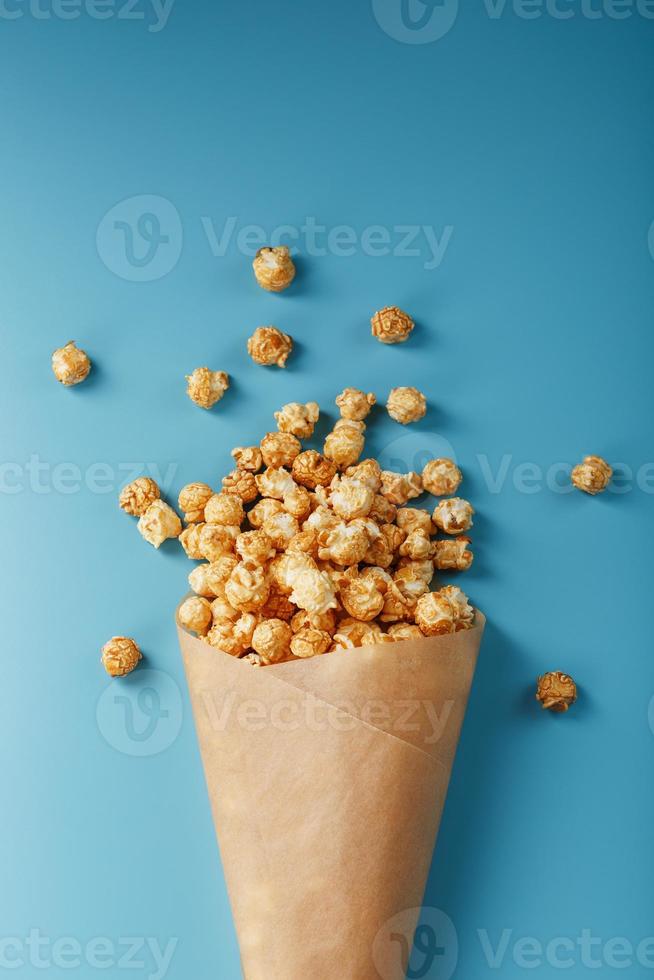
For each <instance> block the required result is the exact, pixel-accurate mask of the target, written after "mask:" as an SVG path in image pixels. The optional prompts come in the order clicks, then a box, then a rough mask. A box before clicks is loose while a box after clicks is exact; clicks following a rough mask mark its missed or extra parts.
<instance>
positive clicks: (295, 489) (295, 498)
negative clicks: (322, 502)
mask: <svg viewBox="0 0 654 980" xmlns="http://www.w3.org/2000/svg"><path fill="white" fill-rule="evenodd" d="M282 500H283V504H284V510H286V511H288V513H289V514H291V515H292V516H293V517H295V518H297V520H298V521H301V520H304V518H306V517H308V516H309V514H310V513H311V497H310V496H309V491H308V490H307V488H306V487H299V486H298V485H297V484H296V483H295V482H294V485H293V486H292V487H291V488H290V489H289V490H287V491H286V493H285V494H284V496H283V498H282Z"/></svg>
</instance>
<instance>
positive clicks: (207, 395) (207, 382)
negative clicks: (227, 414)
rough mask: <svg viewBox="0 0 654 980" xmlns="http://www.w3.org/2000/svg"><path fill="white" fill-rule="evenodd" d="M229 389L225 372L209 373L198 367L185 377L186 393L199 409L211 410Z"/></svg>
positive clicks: (205, 368)
mask: <svg viewBox="0 0 654 980" xmlns="http://www.w3.org/2000/svg"><path fill="white" fill-rule="evenodd" d="M228 388H229V375H228V374H227V372H226V371H211V370H210V369H209V368H208V367H199V368H196V369H195V371H193V373H192V374H187V375H186V393H187V395H188V396H189V398H190V399H191V401H192V402H195V404H196V405H199V406H200V408H213V406H214V405H215V404H216V402H219V401H220V399H221V398H222V397H223V395H224V394H225V392H226V391H227V389H228Z"/></svg>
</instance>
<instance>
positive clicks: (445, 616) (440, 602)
mask: <svg viewBox="0 0 654 980" xmlns="http://www.w3.org/2000/svg"><path fill="white" fill-rule="evenodd" d="M415 617H416V624H417V625H418V626H419V627H420V630H421V631H422V633H423V634H424V635H425V636H440V635H442V634H444V633H454V631H455V630H456V610H455V607H454V606H453V604H452V603H451V602H450V600H449V598H448V597H447V596H445V595H443V594H442V593H441V592H427V593H426V594H425V595H423V596H420V598H419V599H418V601H417V603H416V610H415Z"/></svg>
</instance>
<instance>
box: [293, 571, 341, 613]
mask: <svg viewBox="0 0 654 980" xmlns="http://www.w3.org/2000/svg"><path fill="white" fill-rule="evenodd" d="M290 598H291V602H294V603H295V605H296V606H299V607H300V609H306V610H307V612H310V613H317V614H321V613H325V612H327V610H328V609H335V608H336V607H337V605H338V603H337V602H336V592H335V590H334V585H333V583H332V581H331V579H330V578H329V575H327V573H326V572H321V571H319V570H318V569H317V568H316V569H307V570H306V571H303V572H302V573H301V574H299V575H296V576H294V579H293V591H292V592H291V597H290Z"/></svg>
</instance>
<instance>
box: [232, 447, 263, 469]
mask: <svg viewBox="0 0 654 980" xmlns="http://www.w3.org/2000/svg"><path fill="white" fill-rule="evenodd" d="M231 455H232V456H233V457H234V461H235V463H236V465H237V466H238V468H239V470H248V471H249V472H250V473H258V472H259V470H260V469H261V467H262V466H263V457H262V455H261V450H260V449H259V447H258V446H237V447H236V448H235V449H232V452H231Z"/></svg>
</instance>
